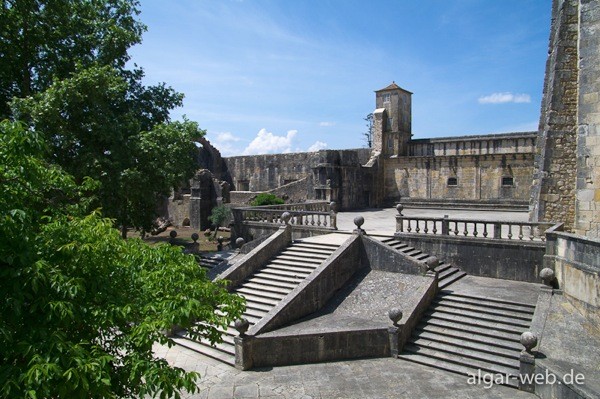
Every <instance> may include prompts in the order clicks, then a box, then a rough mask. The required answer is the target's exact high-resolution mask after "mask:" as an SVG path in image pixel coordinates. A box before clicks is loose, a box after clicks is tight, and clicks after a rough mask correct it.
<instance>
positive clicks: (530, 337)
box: [521, 331, 538, 353]
mask: <svg viewBox="0 0 600 399" xmlns="http://www.w3.org/2000/svg"><path fill="white" fill-rule="evenodd" d="M537 343H538V339H537V336H536V335H535V334H534V333H532V332H531V331H525V332H524V333H523V334H521V345H523V346H524V347H525V351H527V353H531V350H532V349H533V348H535V346H536V345H537Z"/></svg>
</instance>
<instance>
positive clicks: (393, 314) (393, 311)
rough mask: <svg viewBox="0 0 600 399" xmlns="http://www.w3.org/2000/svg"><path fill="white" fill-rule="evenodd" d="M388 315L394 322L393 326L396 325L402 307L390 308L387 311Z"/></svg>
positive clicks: (400, 315)
mask: <svg viewBox="0 0 600 399" xmlns="http://www.w3.org/2000/svg"><path fill="white" fill-rule="evenodd" d="M388 317H389V318H390V320H391V321H392V323H394V325H395V326H398V322H399V321H400V320H401V319H402V309H400V308H391V309H390V310H389V311H388Z"/></svg>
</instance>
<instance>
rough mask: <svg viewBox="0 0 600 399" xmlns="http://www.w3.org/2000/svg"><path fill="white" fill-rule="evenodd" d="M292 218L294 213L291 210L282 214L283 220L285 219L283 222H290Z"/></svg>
mask: <svg viewBox="0 0 600 399" xmlns="http://www.w3.org/2000/svg"><path fill="white" fill-rule="evenodd" d="M291 219H292V214H291V213H289V212H283V214H282V215H281V220H283V223H285V224H290V220H291Z"/></svg>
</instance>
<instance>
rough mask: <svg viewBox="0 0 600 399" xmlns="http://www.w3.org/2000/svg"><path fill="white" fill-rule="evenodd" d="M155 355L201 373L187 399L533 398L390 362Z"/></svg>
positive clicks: (173, 351) (185, 352)
mask: <svg viewBox="0 0 600 399" xmlns="http://www.w3.org/2000/svg"><path fill="white" fill-rule="evenodd" d="M155 351H156V354H157V355H158V356H161V357H164V358H166V359H167V360H168V361H169V363H171V364H173V365H175V366H177V367H181V368H183V369H185V370H188V371H197V372H199V373H200V375H201V379H200V383H199V388H200V392H198V393H196V394H188V395H183V397H184V398H187V399H201V398H202V399H225V398H271V399H275V398H285V399H292V398H294V399H296V398H297V399H316V398H321V399H333V398H348V399H354V398H356V399H380V398H381V399H383V398H411V399H419V398H440V399H441V398H444V399H454V398H456V399H458V398H497V399H504V398H507V399H508V398H514V399H519V398H536V396H535V395H532V394H528V393H525V392H522V391H518V390H516V389H514V388H509V387H505V386H497V385H494V386H492V387H490V388H486V387H487V385H484V384H481V385H470V384H469V382H468V377H466V376H462V375H458V374H453V373H448V372H445V371H441V370H436V369H433V368H430V367H426V366H421V365H419V364H416V363H411V362H407V361H403V360H399V359H394V358H391V357H390V358H379V359H361V360H352V361H339V362H329V363H317V364H303V365H295V366H285V367H273V368H262V369H253V370H249V371H239V370H237V369H235V368H233V367H231V366H228V365H225V364H223V363H221V362H219V361H217V360H213V359H211V358H209V357H206V356H203V355H200V354H198V353H196V352H193V351H191V350H189V349H186V348H182V347H179V346H174V347H172V348H167V347H163V346H160V347H156V348H155Z"/></svg>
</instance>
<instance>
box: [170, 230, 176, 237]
mask: <svg viewBox="0 0 600 399" xmlns="http://www.w3.org/2000/svg"><path fill="white" fill-rule="evenodd" d="M169 237H171V238H175V237H177V230H171V232H170V233H169Z"/></svg>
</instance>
